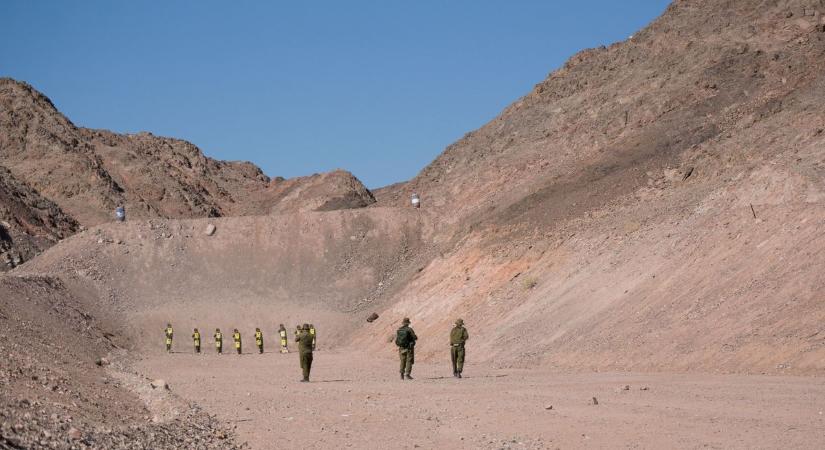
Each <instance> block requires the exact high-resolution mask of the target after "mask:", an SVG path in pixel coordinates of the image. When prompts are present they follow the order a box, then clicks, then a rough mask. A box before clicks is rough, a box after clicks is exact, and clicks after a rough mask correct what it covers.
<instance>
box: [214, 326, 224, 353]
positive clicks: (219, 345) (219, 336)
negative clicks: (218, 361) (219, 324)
mask: <svg viewBox="0 0 825 450" xmlns="http://www.w3.org/2000/svg"><path fill="white" fill-rule="evenodd" d="M214 338H215V350H217V351H218V353H223V333H221V329H220V328H215V336H214Z"/></svg>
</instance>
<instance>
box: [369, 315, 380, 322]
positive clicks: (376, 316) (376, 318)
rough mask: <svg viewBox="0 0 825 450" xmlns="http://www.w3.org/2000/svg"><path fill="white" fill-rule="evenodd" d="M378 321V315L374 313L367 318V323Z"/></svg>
mask: <svg viewBox="0 0 825 450" xmlns="http://www.w3.org/2000/svg"><path fill="white" fill-rule="evenodd" d="M376 320H378V313H372V314H370V315H369V317H367V322H369V323H372V322H375V321H376Z"/></svg>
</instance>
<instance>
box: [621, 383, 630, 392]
mask: <svg viewBox="0 0 825 450" xmlns="http://www.w3.org/2000/svg"><path fill="white" fill-rule="evenodd" d="M622 390H623V391H629V390H630V385H629V384H626V385H624V387H623V388H622Z"/></svg>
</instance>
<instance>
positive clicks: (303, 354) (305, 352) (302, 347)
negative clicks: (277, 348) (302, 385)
mask: <svg viewBox="0 0 825 450" xmlns="http://www.w3.org/2000/svg"><path fill="white" fill-rule="evenodd" d="M295 342H297V343H298V357H299V359H300V361H301V370H302V371H303V374H304V378H303V379H302V380H301V381H302V382H308V381H309V372H310V371H311V370H312V335H310V334H309V325H304V326H303V327H302V329H301V332H300V333H298V335H297V336H296V337H295Z"/></svg>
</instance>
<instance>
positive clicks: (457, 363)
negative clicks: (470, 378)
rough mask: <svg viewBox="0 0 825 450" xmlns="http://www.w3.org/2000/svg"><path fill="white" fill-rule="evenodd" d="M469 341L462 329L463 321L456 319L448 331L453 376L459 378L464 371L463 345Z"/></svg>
mask: <svg viewBox="0 0 825 450" xmlns="http://www.w3.org/2000/svg"><path fill="white" fill-rule="evenodd" d="M467 339H470V334H469V333H467V329H466V328H464V321H463V320H461V319H458V320H456V321H455V326H454V327H453V329H452V330H451V331H450V359H452V361H453V376H454V377H456V378H461V372H462V371H464V343H465V342H467Z"/></svg>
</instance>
